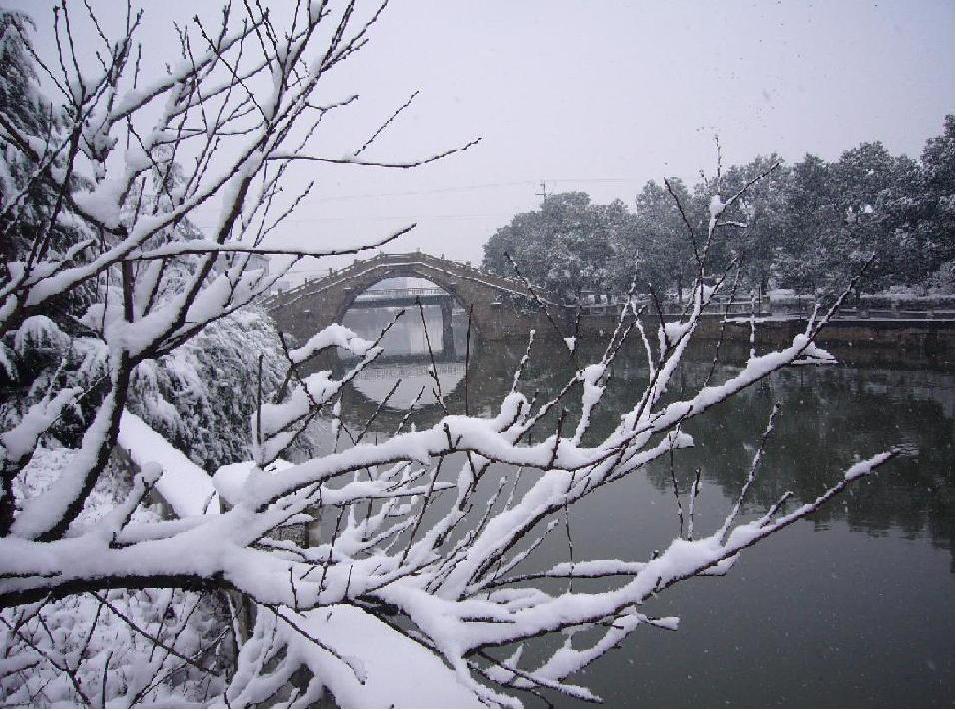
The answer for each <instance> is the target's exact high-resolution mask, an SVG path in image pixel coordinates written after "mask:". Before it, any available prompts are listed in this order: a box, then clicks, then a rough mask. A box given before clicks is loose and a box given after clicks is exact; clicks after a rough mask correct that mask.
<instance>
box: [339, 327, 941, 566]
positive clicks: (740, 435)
mask: <svg viewBox="0 0 956 711" xmlns="http://www.w3.org/2000/svg"><path fill="white" fill-rule="evenodd" d="M472 345H473V352H474V355H473V357H472V358H471V360H470V362H469V364H468V377H467V381H466V378H465V363H464V361H463V359H460V360H457V361H453V362H450V363H437V364H436V369H437V371H438V375H439V382H440V383H441V389H442V394H443V396H444V400H445V403H446V405H447V407H448V409H449V411H451V412H463V411H464V405H465V390H466V389H467V391H468V393H467V396H468V404H469V409H470V412H471V413H472V414H481V415H491V414H493V409H494V408H495V407H497V405H498V403H499V402H500V400H501V398H502V397H503V395H504V394H505V393H506V392H507V391H508V388H509V387H510V385H511V378H512V375H513V372H514V369H515V367H516V365H517V363H518V361H519V360H520V358H521V356H522V354H523V352H524V344H523V343H520V342H496V343H494V344H493V345H491V344H482V343H480V342H478V343H474V344H472ZM591 345H592V346H593V345H594V344H591ZM538 348H539V352H538V355H539V357H538V358H535V359H533V360H532V363H531V364H530V365H529V367H528V368H527V370H526V372H525V374H524V377H523V380H522V387H523V389H524V392H526V393H528V394H529V395H530V394H532V393H533V392H535V391H538V392H539V397H540V398H548V397H550V396H552V395H553V394H555V393H556V392H557V390H558V389H559V388H560V387H561V386H562V385H563V384H564V382H566V379H567V378H568V377H569V376H570V374H571V373H572V372H573V366H572V364H571V361H570V359H567V358H564V357H563V354H561V352H560V351H559V350H557V344H551V343H547V342H542V343H540V344H539V346H538ZM555 354H557V355H555ZM429 367H430V363H429V361H428V360H427V359H421V360H420V361H419V362H418V363H417V364H416V363H405V364H402V365H401V366H398V365H394V364H392V365H388V364H386V365H378V366H374V367H372V368H370V369H369V371H368V373H367V374H364V375H362V376H360V377H359V378H358V379H357V380H356V383H355V387H354V388H353V389H352V391H351V392H350V393H349V394H348V395H347V397H346V400H345V403H344V404H345V405H346V407H345V408H343V410H344V411H345V412H347V413H349V414H348V416H349V417H353V418H354V419H355V421H356V422H364V421H366V420H367V419H368V418H369V417H370V416H371V415H372V413H373V412H374V411H375V409H376V408H377V407H378V404H379V403H380V402H381V400H382V398H384V396H385V395H386V394H387V393H388V391H389V390H390V389H391V387H392V386H393V385H394V383H395V382H396V380H398V379H401V384H400V386H399V388H398V390H397V391H396V393H395V394H394V395H393V398H392V400H391V401H390V403H389V404H390V405H391V406H392V407H388V408H385V409H384V410H383V411H382V412H381V413H380V414H379V422H378V427H380V429H381V430H382V431H383V432H387V431H391V429H390V428H391V427H392V426H394V425H397V423H398V422H399V420H400V419H401V416H402V414H403V413H402V412H401V410H402V409H403V408H404V407H406V406H407V405H408V404H409V403H410V402H411V401H412V400H413V399H414V397H415V395H416V394H417V393H418V392H419V390H420V389H421V387H422V386H424V387H425V394H424V396H423V399H422V402H421V407H420V408H418V409H417V411H416V413H415V415H414V416H413V418H412V420H413V421H415V422H416V424H417V425H418V426H419V427H422V426H428V425H430V424H432V423H433V422H435V421H437V419H438V418H439V417H440V416H441V415H442V410H441V408H439V407H438V406H437V405H436V404H435V403H436V400H435V397H434V393H433V390H434V381H433V379H432V377H431V376H430V375H429V373H428V368H429ZM710 368H711V364H710V363H709V362H707V361H704V362H700V361H697V362H694V361H693V360H689V361H687V362H685V363H684V364H683V365H682V366H681V368H680V370H679V371H678V373H676V375H675V379H674V383H673V385H672V387H671V392H670V393H669V395H670V396H672V397H675V398H676V397H680V395H681V393H682V392H687V393H690V392H693V391H694V390H695V389H696V388H698V387H699V386H700V384H701V383H702V382H703V380H704V378H706V376H707V374H708V372H709V371H710ZM736 372H737V370H736V369H735V368H734V367H730V366H724V367H721V368H719V369H718V370H717V372H716V374H715V381H716V382H720V381H721V380H723V379H726V378H728V377H731V376H732V375H733V374H734V373H736ZM646 379H647V367H646V361H644V358H643V354H642V353H639V352H637V351H636V349H633V348H632V349H625V351H624V352H623V353H622V354H621V356H620V358H619V360H618V361H617V363H616V364H615V367H614V369H613V371H612V376H611V381H610V386H609V387H608V389H607V392H606V395H605V398H604V402H603V404H602V406H601V408H600V410H598V411H597V412H596V413H595V414H594V415H593V417H592V421H593V423H594V424H593V430H592V432H591V439H592V440H595V439H597V438H598V437H600V436H603V435H605V434H607V433H608V432H609V431H610V430H611V429H612V428H613V427H614V426H615V425H616V423H617V419H616V418H617V416H618V413H620V412H623V411H626V410H627V409H629V408H630V407H632V406H633V404H634V402H635V400H636V398H637V397H638V396H639V394H640V392H641V390H642V389H643V386H644V383H646ZM774 401H779V402H780V403H781V405H782V411H781V415H780V417H779V420H778V425H777V429H776V433H775V434H774V437H773V440H772V442H771V445H770V447H769V448H768V451H767V453H766V456H765V459H764V464H763V468H762V474H761V476H760V477H759V478H758V480H757V482H756V484H755V485H754V487H753V489H752V490H751V495H750V502H751V504H752V505H753V506H755V507H757V508H761V507H766V506H769V505H770V504H771V503H773V502H774V501H776V500H777V499H778V498H779V497H780V496H781V495H782V494H783V492H784V491H786V490H787V489H790V490H792V491H793V492H794V493H795V495H796V497H797V498H798V499H799V500H801V501H807V500H810V499H812V498H815V497H816V496H817V495H818V494H819V493H820V492H822V491H823V490H824V489H825V488H826V487H827V486H828V485H830V484H831V483H832V482H833V481H834V478H835V477H838V476H839V475H840V473H841V471H842V470H843V469H844V468H845V467H846V466H848V464H849V463H852V462H853V461H855V460H857V459H859V458H861V457H867V456H870V455H871V454H873V453H875V452H877V451H882V450H883V449H886V448H887V447H890V446H905V447H906V448H907V449H909V450H912V451H914V452H915V454H914V455H913V456H908V457H905V458H902V459H900V460H898V461H897V462H895V463H893V464H892V465H891V466H890V467H889V468H888V469H887V470H886V471H885V472H884V473H882V474H880V475H879V483H878V485H866V484H864V485H863V486H860V487H857V488H855V489H853V490H852V492H851V493H850V494H848V495H847V496H846V497H845V500H844V505H842V506H839V507H838V506H831V507H829V508H827V509H826V510H825V511H824V512H822V513H821V514H819V515H818V516H816V517H815V519H814V520H815V523H816V525H817V526H826V525H827V522H828V521H830V520H831V519H834V518H839V519H845V520H847V521H848V522H849V524H850V525H851V526H852V527H854V528H857V529H860V530H865V531H867V532H868V533H870V534H872V535H880V534H882V533H884V532H886V531H887V530H888V529H890V528H894V527H895V528H898V529H899V530H900V531H902V532H903V533H904V534H905V535H907V536H916V535H920V534H925V535H927V536H928V537H929V539H930V540H931V541H932V542H933V543H934V545H938V546H942V547H944V548H946V549H948V550H950V551H951V552H952V550H953V511H954V501H953V478H952V469H953V466H952V465H953V376H952V375H951V374H948V373H940V372H932V371H907V370H890V369H886V368H883V369H878V368H850V367H844V366H834V367H822V368H807V367H803V368H788V369H784V370H782V371H779V372H777V373H775V374H774V375H773V376H772V377H771V378H770V379H768V380H767V381H765V382H763V383H761V384H759V385H757V386H755V387H753V388H750V389H748V390H747V391H745V392H743V393H740V394H739V395H738V396H737V397H735V398H733V399H731V400H730V401H728V402H725V403H722V404H721V405H719V406H717V407H716V408H714V409H713V410H711V411H710V412H708V413H706V414H705V415H703V416H702V417H700V418H697V419H695V420H694V421H693V422H691V423H689V424H688V425H687V428H686V429H687V431H688V432H689V433H690V434H692V435H694V437H695V440H696V442H697V446H696V447H695V448H693V449H691V450H686V451H682V452H680V453H678V455H677V458H676V463H677V469H676V472H677V476H678V481H679V483H680V484H681V486H682V488H683V489H684V490H687V489H689V487H690V481H691V479H692V477H693V472H694V471H695V469H696V468H697V467H701V469H702V480H703V481H704V482H709V483H712V484H715V485H717V486H719V487H720V488H721V489H722V491H723V492H724V494H725V495H728V496H730V495H733V494H734V493H735V492H736V491H737V490H738V489H739V486H740V482H741V480H742V478H743V477H744V476H745V475H746V472H747V470H748V468H749V465H750V461H751V458H752V456H753V446H754V444H755V443H756V442H757V440H758V439H759V436H760V433H761V432H762V430H763V428H764V427H765V426H766V420H767V416H768V414H769V412H770V408H771V406H772V404H773V402H774ZM568 404H569V406H570V409H571V410H572V411H573V410H574V406H575V403H574V400H573V398H572V399H571V400H570V401H569V403H568ZM393 408H396V409H393ZM553 427H554V423H553V422H550V421H549V422H544V423H542V425H541V432H542V433H548V434H550V432H551V431H552V430H553ZM648 476H649V479H650V481H651V482H653V483H654V485H655V486H657V487H658V489H659V490H660V491H662V492H663V491H669V490H670V489H671V482H670V474H669V470H665V469H664V468H663V467H660V466H658V467H654V468H652V469H651V471H650V472H649V475H648Z"/></svg>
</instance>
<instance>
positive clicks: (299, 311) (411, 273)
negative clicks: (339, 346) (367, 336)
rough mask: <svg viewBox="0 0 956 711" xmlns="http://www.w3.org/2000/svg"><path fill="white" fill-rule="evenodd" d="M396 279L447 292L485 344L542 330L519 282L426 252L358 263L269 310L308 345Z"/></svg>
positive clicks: (287, 295)
mask: <svg viewBox="0 0 956 711" xmlns="http://www.w3.org/2000/svg"><path fill="white" fill-rule="evenodd" d="M392 277H418V278H421V279H426V280H428V281H430V282H432V283H433V284H435V285H436V286H438V287H440V288H441V289H443V290H445V291H446V292H447V293H448V294H450V295H451V296H452V297H453V298H454V299H455V300H456V301H458V302H459V303H460V304H461V305H462V306H464V307H465V309H467V310H468V311H470V312H471V314H472V327H473V328H474V329H475V330H476V331H477V332H478V333H479V334H480V335H481V336H482V337H483V338H485V339H489V340H495V339H496V338H499V337H502V336H504V335H514V334H515V333H518V334H519V335H520V334H521V333H522V332H523V333H525V334H526V333H527V332H528V330H529V329H531V328H536V327H538V326H539V315H538V314H537V312H536V310H535V309H533V308H529V307H528V305H529V303H530V301H529V297H528V292H527V290H526V288H525V287H524V285H523V284H522V283H521V282H519V281H517V280H515V279H507V278H504V277H500V276H497V275H493V274H486V273H484V272H482V271H479V270H477V269H475V268H474V267H472V266H470V265H467V264H462V263H461V262H454V261H451V260H447V259H441V258H438V257H433V256H432V255H429V254H424V253H423V252H412V253H409V254H379V255H376V256H375V257H372V258H371V259H366V260H358V261H355V262H353V263H352V264H351V265H350V266H348V267H346V268H344V269H341V270H339V271H337V272H331V273H330V274H328V275H326V276H323V277H321V278H318V279H313V280H310V281H308V282H306V283H305V284H303V285H302V286H300V287H297V288H296V289H291V290H289V291H287V292H283V293H281V294H278V295H277V296H275V297H273V298H272V299H270V300H269V301H268V302H267V303H266V304H265V305H266V307H267V308H268V309H269V311H270V313H271V314H272V316H273V317H274V318H275V320H276V323H277V325H278V326H279V328H280V329H281V330H282V331H284V332H286V333H289V334H291V335H292V336H293V337H295V339H296V340H305V339H307V338H309V337H310V336H311V335H312V334H313V333H315V332H316V331H318V330H320V329H322V328H324V327H325V326H328V325H329V324H331V323H335V322H338V321H340V320H341V319H342V317H343V316H344V315H345V312H346V311H347V310H348V309H349V307H350V306H352V304H353V303H354V302H355V300H356V299H357V298H358V296H359V295H360V294H362V293H363V292H364V291H366V290H367V289H369V288H370V287H371V286H373V285H374V284H377V283H378V282H380V281H382V280H383V279H389V278H392Z"/></svg>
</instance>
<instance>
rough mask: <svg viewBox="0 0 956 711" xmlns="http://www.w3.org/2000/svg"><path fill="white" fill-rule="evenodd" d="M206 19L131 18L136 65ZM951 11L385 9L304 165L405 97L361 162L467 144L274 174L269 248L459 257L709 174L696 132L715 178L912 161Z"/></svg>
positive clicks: (157, 10)
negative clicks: (900, 157)
mask: <svg viewBox="0 0 956 711" xmlns="http://www.w3.org/2000/svg"><path fill="white" fill-rule="evenodd" d="M2 1H3V0H0V2H2ZM6 4H13V5H14V6H16V7H18V8H20V9H26V10H28V11H29V12H30V13H31V14H32V15H34V16H35V17H36V19H37V21H38V23H39V24H40V25H41V29H40V43H41V46H42V44H43V41H44V37H47V36H48V35H46V34H45V32H44V30H43V27H44V25H48V24H49V13H48V12H47V7H48V5H49V3H48V2H45V1H43V0H40V1H34V2H14V3H6ZM94 5H95V6H98V7H103V8H107V9H113V10H115V9H117V8H118V7H119V6H120V4H119V3H118V2H116V3H113V2H108V1H106V0H101V1H100V2H96V0H94ZM214 5H215V3H213V2H211V0H202V2H197V1H196V0H191V1H190V2H184V1H182V0H163V1H162V2H148V3H144V7H145V9H146V18H147V24H146V29H147V30H148V34H147V35H145V38H146V39H147V40H148V41H152V42H153V45H152V46H151V47H150V52H149V55H150V58H151V59H153V60H158V59H159V58H160V57H162V56H164V54H165V53H170V54H171V55H172V57H171V58H172V59H174V60H175V58H176V57H175V52H176V46H175V44H174V41H175V36H174V34H173V31H172V26H171V23H172V21H173V20H178V21H180V22H182V23H187V22H188V19H189V17H191V15H192V14H193V13H194V12H196V11H197V9H199V10H201V11H202V12H207V13H208V12H211V11H212V10H213V7H214ZM269 5H270V8H273V9H274V11H276V12H280V11H281V10H282V8H283V7H284V6H286V4H285V3H281V2H278V3H269ZM953 6H954V4H953V2H952V1H951V0H939V1H935V0H912V1H908V2H903V1H897V2H872V1H870V2H855V1H851V0H829V1H827V2H789V1H788V2H742V1H741V2H721V3H715V2H703V1H700V2H673V1H670V0H669V1H668V2H610V1H603V2H584V1H583V0H575V1H572V0H548V1H544V0H541V1H539V2H530V1H529V2H510V1H509V2H506V1H505V0H495V1H491V0H489V1H486V2H453V1H450V0H433V1H429V0H401V1H400V2H393V5H392V6H391V7H389V9H388V10H387V12H386V15H385V16H384V18H383V19H382V21H381V22H380V23H379V24H378V25H377V26H376V27H377V29H376V30H375V32H374V33H373V35H372V42H371V43H370V44H369V46H368V47H367V48H366V49H365V50H363V51H362V52H361V53H360V54H359V55H357V56H356V57H355V58H354V59H353V60H352V61H351V63H350V65H349V66H348V67H347V68H346V67H344V66H343V67H342V71H340V73H339V74H338V75H337V76H336V77H333V79H332V81H331V82H330V83H329V85H328V87H327V90H328V98H340V97H341V96H342V95H344V94H346V93H351V92H357V93H359V94H360V96H361V101H360V102H359V104H357V105H356V106H355V107H354V109H352V108H350V109H349V111H350V113H349V114H348V115H347V116H346V117H345V119H346V122H345V123H340V124H339V129H338V130H333V131H332V132H331V133H327V134H325V135H323V136H321V137H320V140H319V144H320V147H321V149H322V152H324V153H325V154H331V155H336V156H338V155H342V154H344V153H345V152H346V151H347V150H349V149H350V148H353V147H354V146H352V145H351V143H350V142H351V141H353V140H355V137H356V136H364V135H367V134H368V133H369V132H370V131H371V130H374V128H375V127H376V126H377V125H378V123H380V122H381V120H382V119H383V118H384V117H385V116H387V115H388V114H389V113H391V111H393V110H394V109H395V108H396V107H397V106H399V105H400V104H401V103H403V102H404V101H405V99H406V98H407V97H408V95H409V94H410V93H411V92H412V91H414V90H416V89H420V90H421V92H422V93H421V95H420V96H419V97H418V99H417V100H416V102H415V103H414V104H413V105H412V107H411V108H410V109H409V110H408V111H407V112H406V113H405V114H403V116H402V117H401V119H400V120H399V121H397V122H396V124H395V125H394V128H393V130H392V131H391V132H390V133H389V134H388V135H387V137H386V138H385V139H383V140H381V141H380V142H377V143H376V144H375V146H374V147H373V148H372V149H370V150H369V151H368V152H367V154H366V157H368V158H370V159H393V160H394V159H408V158H414V157H418V156H422V155H427V154H429V153H431V152H435V151H438V150H441V149H445V148H448V147H450V146H453V145H458V144H461V143H464V142H466V141H468V140H470V139H471V138H474V137H478V136H481V137H482V139H483V140H482V142H481V143H480V144H479V145H478V146H476V147H475V148H473V149H471V150H470V151H468V152H467V153H464V154H461V155H458V156H454V157H452V158H450V159H448V160H446V161H443V162H441V163H439V164H434V165H430V166H426V167H423V168H420V169H417V170H414V171H389V170H382V169H373V168H356V167H353V166H346V167H322V168H318V169H317V168H315V167H314V165H310V166H303V167H302V168H299V169H298V172H297V173H296V174H295V175H294V179H295V180H306V179H308V178H309V177H313V176H314V177H317V178H318V179H319V184H318V188H317V190H316V191H315V192H314V193H313V194H312V196H311V197H310V198H309V199H308V200H307V201H306V202H305V203H304V204H303V205H302V207H301V208H300V209H299V211H298V213H297V215H296V218H295V219H294V220H293V221H290V222H289V223H287V225H286V227H285V233H284V235H282V237H283V238H284V239H285V238H289V237H292V236H297V237H299V238H300V239H302V241H303V242H304V243H307V244H310V245H327V246H332V245H333V244H336V243H341V242H348V243H354V242H355V241H356V240H357V239H360V238H371V237H374V236H377V235H380V234H384V233H385V232H387V231H390V230H391V229H393V228H395V227H398V226H401V225H404V224H407V223H408V222H413V221H414V222H417V223H418V225H419V226H418V228H417V229H416V230H415V231H414V232H413V233H412V234H410V235H409V236H407V237H405V238H403V239H402V240H401V241H400V242H398V243H395V244H394V246H393V247H391V249H390V251H410V250H412V249H414V248H416V247H421V248H422V249H423V250H425V251H428V252H432V253H434V254H437V255H441V254H444V255H446V256H449V257H454V258H457V259H469V260H472V261H475V262H477V261H480V259H481V255H482V245H483V244H484V242H485V241H486V240H487V239H488V237H489V236H490V235H491V234H492V233H493V232H494V231H495V229H496V228H498V227H500V226H502V225H504V224H507V223H508V222H509V221H510V219H511V217H512V216H513V215H514V214H515V213H517V212H523V211H528V210H532V209H534V208H535V207H536V206H537V205H538V203H539V202H540V197H539V196H538V195H536V194H537V193H540V192H541V186H540V183H541V181H542V180H544V181H545V182H546V185H547V190H548V192H554V191H567V190H583V191H586V192H588V193H590V194H591V196H592V198H593V200H594V201H596V202H607V201H610V200H613V199H614V198H621V199H622V200H624V201H625V202H627V203H628V204H631V205H632V204H633V199H634V195H635V194H636V193H637V192H638V191H639V190H640V187H641V186H642V185H643V184H644V183H645V182H646V181H647V180H650V179H656V180H660V179H661V178H663V177H665V176H671V175H676V176H680V177H682V178H684V179H685V180H688V181H691V182H692V181H693V180H694V179H695V176H696V175H697V173H698V172H699V171H700V170H701V169H703V170H705V171H707V172H708V173H712V172H713V169H714V150H713V135H714V133H715V132H716V133H719V135H720V139H721V144H722V146H723V149H724V155H725V162H727V163H734V162H745V161H748V160H750V159H751V158H753V157H754V156H755V155H757V154H766V153H769V152H771V151H777V152H778V153H780V154H781V155H782V156H783V157H784V158H785V159H787V160H789V161H795V160H799V159H801V158H802V157H803V155H804V154H805V153H807V152H812V153H816V154H818V155H820V156H822V157H824V158H826V159H836V158H838V157H839V154H840V152H841V151H843V150H845V149H847V148H849V147H852V146H854V145H856V144H858V143H860V142H861V141H864V140H881V141H883V143H884V144H885V145H886V147H887V148H888V149H889V150H890V151H891V152H893V153H907V154H909V155H911V156H913V157H917V156H918V155H919V153H920V150H921V148H922V145H923V142H924V141H925V140H926V138H928V137H929V136H932V135H936V134H938V133H939V132H940V129H941V126H942V121H943V116H944V115H945V114H946V113H950V112H952V111H953V104H954V98H953V86H954V69H953V55H954V50H953V36H954V24H953V23H954V19H953V12H954V11H953ZM114 14H115V13H114ZM359 140H360V139H359Z"/></svg>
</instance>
